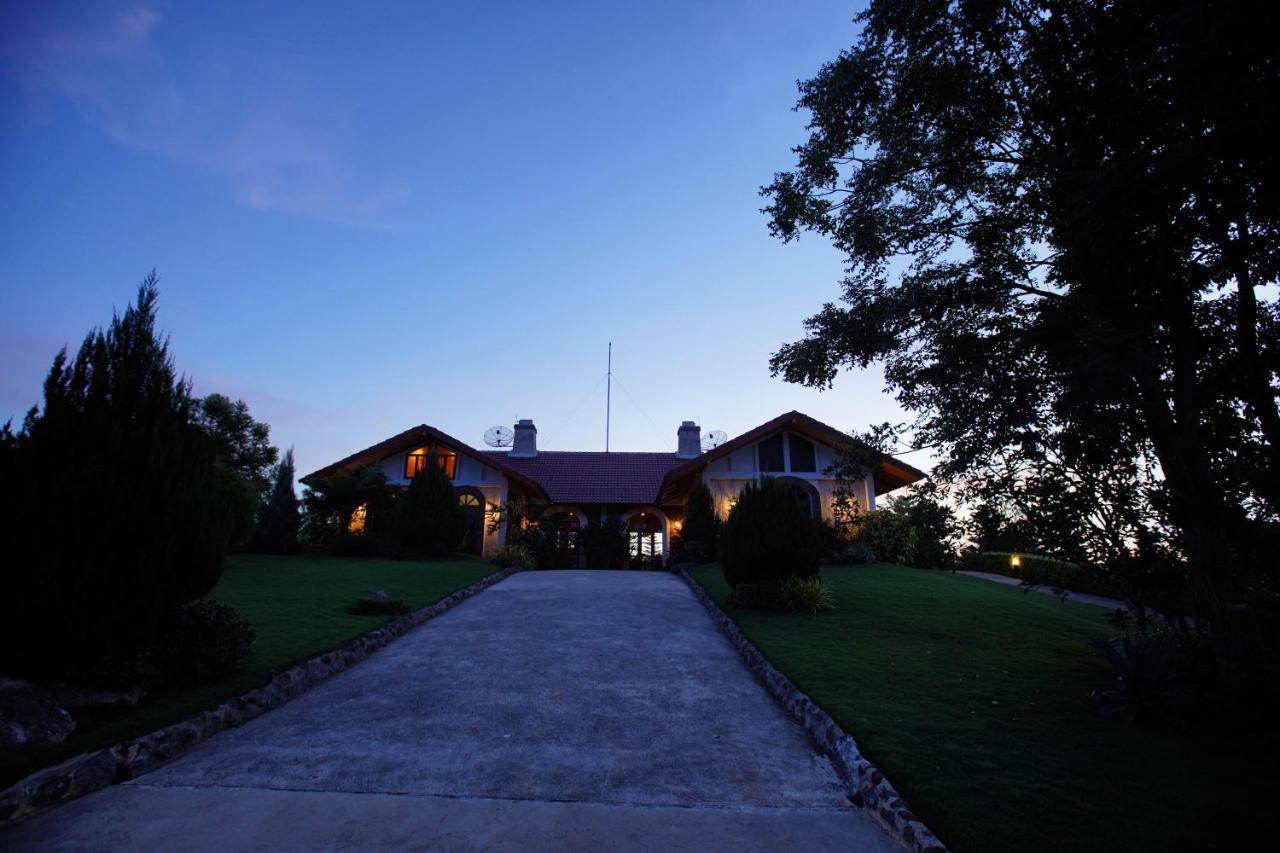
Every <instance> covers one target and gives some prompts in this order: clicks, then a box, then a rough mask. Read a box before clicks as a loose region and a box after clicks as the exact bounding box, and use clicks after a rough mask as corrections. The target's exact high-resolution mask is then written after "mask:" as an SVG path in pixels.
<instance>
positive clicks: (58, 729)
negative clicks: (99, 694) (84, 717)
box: [0, 676, 76, 748]
mask: <svg viewBox="0 0 1280 853" xmlns="http://www.w3.org/2000/svg"><path fill="white" fill-rule="evenodd" d="M75 727H76V723H75V720H73V719H71V715H70V714H68V713H67V712H66V709H64V708H63V707H62V706H61V705H59V704H58V700H57V699H55V698H54V696H53V694H52V693H50V692H49V691H48V690H45V689H44V688H43V687H38V686H37V685H35V684H32V683H31V682H29V681H19V680H18V679H15V678H6V677H4V676H0V747H6V748H13V747H20V746H33V745H36V744H53V743H62V742H63V741H64V740H66V739H67V735H69V734H71V732H72V731H74V730H75Z"/></svg>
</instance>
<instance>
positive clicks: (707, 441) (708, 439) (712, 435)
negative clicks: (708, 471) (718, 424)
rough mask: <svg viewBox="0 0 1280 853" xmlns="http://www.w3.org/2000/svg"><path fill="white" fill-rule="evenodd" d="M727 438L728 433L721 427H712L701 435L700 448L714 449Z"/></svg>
mask: <svg viewBox="0 0 1280 853" xmlns="http://www.w3.org/2000/svg"><path fill="white" fill-rule="evenodd" d="M728 440H729V434H728V433H726V432H725V431H724V430H722V429H713V430H711V432H709V433H707V434H706V435H704V436H703V437H702V449H703V450H704V451H705V450H715V449H716V448H717V447H719V446H720V445H722V444H724V443H725V442H726V441H728Z"/></svg>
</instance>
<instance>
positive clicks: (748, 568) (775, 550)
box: [720, 477, 822, 591]
mask: <svg viewBox="0 0 1280 853" xmlns="http://www.w3.org/2000/svg"><path fill="white" fill-rule="evenodd" d="M821 554H822V552H821V542H820V540H819V537H818V532H817V529H816V525H815V524H814V521H813V519H812V518H810V517H809V514H808V512H807V511H806V509H805V507H804V506H803V505H802V504H801V502H800V501H799V500H797V499H796V495H795V493H794V492H793V491H792V490H791V489H790V488H788V487H787V485H786V484H784V483H780V482H778V481H777V480H776V479H775V478H773V477H765V478H764V479H762V480H761V481H760V482H759V483H758V484H757V483H754V482H753V483H748V484H747V485H746V487H744V488H743V490H742V493H741V494H740V495H739V496H738V501H737V503H735V504H734V505H733V509H731V510H730V511H729V517H728V519H726V520H725V523H724V525H723V527H722V528H721V530H720V560H721V565H722V567H723V570H724V578H725V580H726V581H727V582H728V583H729V585H730V586H732V587H735V588H736V587H737V586H738V585H739V584H756V585H757V586H760V587H762V588H764V589H765V590H769V591H772V590H776V589H777V587H778V585H779V584H780V583H782V580H783V578H786V577H790V576H791V575H799V576H801V577H813V576H815V575H817V573H818V558H819V557H820V556H821Z"/></svg>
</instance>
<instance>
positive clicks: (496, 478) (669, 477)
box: [302, 411, 925, 558]
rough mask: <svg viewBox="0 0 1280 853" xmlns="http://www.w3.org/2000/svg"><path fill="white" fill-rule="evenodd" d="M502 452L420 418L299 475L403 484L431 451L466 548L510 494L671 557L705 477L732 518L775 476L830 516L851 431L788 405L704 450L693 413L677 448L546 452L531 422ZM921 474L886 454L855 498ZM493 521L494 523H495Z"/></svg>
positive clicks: (572, 526) (475, 547) (495, 539)
mask: <svg viewBox="0 0 1280 853" xmlns="http://www.w3.org/2000/svg"><path fill="white" fill-rule="evenodd" d="M514 433H515V435H514V440H513V441H512V444H511V447H510V448H509V449H505V450H477V449H475V448H473V447H470V446H468V445H467V444H466V443H464V442H461V441H459V440H457V439H456V438H453V437H452V436H449V435H446V434H445V433H443V432H441V431H440V430H438V429H436V428H435V427H431V426H426V425H425V424H424V425H421V426H416V427H412V428H410V429H407V430H405V431H404V432H402V433H400V434H398V435H394V436H392V437H391V438H388V439H387V440H386V441H382V442H379V443H378V444H375V445H373V446H372V447H368V448H365V449H364V450H361V451H360V452H358V453H354V454H352V455H351V456H348V457H347V458H345V459H341V460H339V461H337V462H335V463H333V464H332V465H328V466H326V467H324V468H321V469H320V470H318V471H315V472H313V473H311V474H308V475H307V476H306V477H303V478H302V482H303V483H306V484H314V483H316V482H319V481H322V480H323V479H324V478H325V477H326V476H328V475H330V474H332V473H335V472H336V471H338V470H341V469H354V468H359V467H363V466H366V465H377V466H379V467H381V468H382V470H383V472H384V473H385V475H386V478H387V483H388V484H389V485H391V486H394V487H401V488H402V487H405V486H407V485H408V484H409V482H410V480H412V479H413V476H414V474H416V473H417V472H418V470H419V469H420V468H421V467H422V466H423V465H425V464H427V462H428V460H429V459H431V458H435V459H436V464H438V465H439V466H440V467H441V468H442V469H443V470H444V472H445V473H446V474H447V475H448V476H449V478H450V479H451V480H453V483H454V490H455V491H456V492H457V495H458V501H459V503H461V504H462V506H463V509H464V512H465V514H466V517H467V530H468V535H467V539H466V543H465V546H464V547H465V548H466V549H467V550H468V551H471V552H472V553H476V554H484V555H487V554H489V553H491V552H492V551H494V550H495V549H497V548H499V547H501V546H502V544H503V542H504V540H505V534H506V531H505V529H503V527H502V525H501V524H491V523H489V522H490V521H491V520H492V519H494V518H495V517H496V516H495V515H494V514H495V513H496V512H497V508H498V507H501V506H504V505H506V504H507V502H508V501H511V500H516V499H521V498H524V499H528V500H531V501H534V502H538V503H545V504H547V505H548V507H547V510H546V512H547V515H548V516H549V517H551V518H553V519H554V520H555V521H556V522H557V525H558V527H559V529H560V530H561V531H562V533H563V536H564V541H565V542H566V543H573V542H574V541H576V532H577V531H578V530H580V529H582V528H584V527H586V526H587V524H588V523H590V522H591V521H598V520H600V519H601V518H602V517H606V516H610V515H612V516H614V517H616V518H618V519H619V520H620V521H621V522H622V523H623V524H624V525H625V526H626V529H627V531H628V535H629V536H630V538H631V543H632V544H631V548H632V554H633V555H646V556H653V557H661V558H665V557H666V556H667V554H668V552H669V550H670V547H671V539H672V537H673V536H675V535H677V534H678V533H679V531H680V525H681V522H682V520H683V517H684V508H685V506H686V504H687V503H688V499H689V493H690V492H691V491H692V490H693V488H694V487H695V486H696V485H697V484H698V483H699V482H703V483H706V484H707V486H708V488H709V489H710V490H711V494H712V497H713V501H714V505H715V508H716V512H717V513H718V514H719V515H720V516H721V517H722V518H723V517H725V516H727V515H728V513H729V509H730V507H732V505H733V502H734V500H736V498H737V496H738V494H739V492H741V490H742V488H743V486H745V485H746V484H747V483H749V482H751V481H753V480H757V479H758V478H760V477H762V476H774V477H779V478H781V479H782V480H784V481H785V482H786V483H787V484H789V485H791V486H792V487H793V488H794V490H795V493H796V497H797V500H800V501H802V502H803V503H804V505H805V507H806V508H807V509H808V511H809V512H810V514H811V515H813V516H814V517H819V518H822V519H823V520H826V521H830V520H832V516H833V500H834V498H835V492H836V488H837V485H838V484H837V481H836V480H835V479H834V478H833V477H831V476H829V475H828V474H826V473H825V472H826V470H827V469H828V467H829V466H830V465H831V464H832V462H834V461H835V459H836V457H837V456H838V454H839V453H840V451H841V449H842V448H845V447H848V446H849V445H850V444H851V442H852V441H853V440H854V439H852V438H850V437H849V436H848V435H847V434H845V433H843V432H841V431H840V430H838V429H836V428H835V427H831V426H828V425H826V424H824V423H821V422H820V421H817V420H815V419H813V418H811V417H809V416H808V415H805V414H802V413H800V412H794V411H793V412H787V413H786V414H784V415H780V416H778V417H776V418H774V419H773V420H771V421H768V422H767V423H763V424H761V425H760V426H758V427H756V428H755V429H752V430H749V431H747V432H745V433H743V434H742V435H739V436H737V437H736V438H733V439H730V440H728V441H726V442H724V443H722V444H720V445H719V446H717V447H714V448H711V449H709V450H705V451H704V450H703V448H702V441H701V438H702V436H701V430H700V429H699V427H698V425H697V424H695V423H694V422H693V421H685V422H684V423H682V424H681V425H680V428H679V429H678V430H677V431H676V435H677V450H676V452H675V453H674V454H673V453H631V452H612V453H611V452H600V451H565V450H539V449H538V429H537V427H536V426H534V423H533V421H531V420H522V421H520V422H518V423H517V424H516V425H515V430H514ZM924 476H925V475H924V473H923V472H922V471H919V470H918V469H916V468H914V467H912V466H911V465H908V464H907V463H905V462H903V461H901V460H899V459H895V458H894V457H892V456H884V457H882V459H881V460H880V463H879V465H878V467H877V468H876V469H875V471H874V472H873V474H872V476H870V477H868V478H867V479H866V480H865V481H863V482H862V483H860V484H856V485H855V487H854V492H855V495H856V497H857V499H858V504H859V505H860V506H861V507H864V508H867V509H874V508H875V503H876V498H877V496H879V495H883V494H885V493H886V492H891V491H893V490H894V489H898V488H901V487H902V486H906V485H908V484H910V483H914V482H916V481H917V480H920V479H923V478H924ZM491 528H494V529H491Z"/></svg>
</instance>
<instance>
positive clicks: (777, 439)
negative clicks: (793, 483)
mask: <svg viewBox="0 0 1280 853" xmlns="http://www.w3.org/2000/svg"><path fill="white" fill-rule="evenodd" d="M756 454H757V456H759V459H760V470H761V471H785V470H786V466H785V465H783V462H782V433H778V434H777V435H775V436H772V437H770V438H766V439H765V440H764V441H762V442H760V443H759V444H757V445H756Z"/></svg>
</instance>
